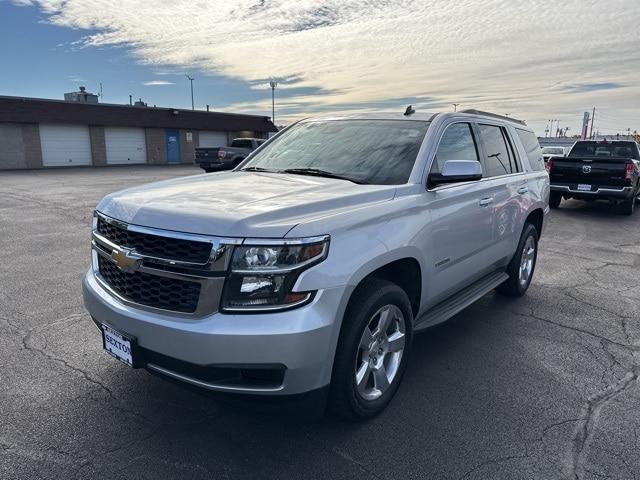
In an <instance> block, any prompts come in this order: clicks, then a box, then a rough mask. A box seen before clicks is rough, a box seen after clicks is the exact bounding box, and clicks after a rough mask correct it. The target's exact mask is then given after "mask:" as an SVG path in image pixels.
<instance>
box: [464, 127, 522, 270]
mask: <svg viewBox="0 0 640 480" xmlns="http://www.w3.org/2000/svg"><path fill="white" fill-rule="evenodd" d="M475 128H476V129H477V131H478V138H479V140H480V145H481V149H482V163H483V171H484V178H483V180H482V183H483V184H484V186H485V191H484V196H485V198H488V199H490V202H491V206H490V212H491V240H492V243H491V247H490V248H488V249H487V251H486V256H487V258H486V260H487V261H488V262H489V263H491V264H492V265H496V266H498V265H500V266H501V265H504V264H505V263H506V262H508V261H509V260H510V259H511V256H512V255H513V252H514V251H515V248H516V245H517V242H518V240H519V238H520V233H521V232H520V230H521V225H520V219H521V218H522V215H523V212H524V210H526V194H527V192H528V189H529V186H528V183H527V179H526V176H525V175H524V173H523V170H522V166H521V162H520V161H519V158H518V157H517V155H516V151H515V149H514V147H513V146H514V143H513V139H511V137H510V135H509V133H508V130H507V128H506V127H505V126H503V125H500V124H498V123H492V122H487V123H484V122H483V123H477V124H476V125H475Z"/></svg>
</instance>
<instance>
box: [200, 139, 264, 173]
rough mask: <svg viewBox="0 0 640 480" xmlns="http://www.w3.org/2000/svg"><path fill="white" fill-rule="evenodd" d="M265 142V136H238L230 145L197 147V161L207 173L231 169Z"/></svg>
mask: <svg viewBox="0 0 640 480" xmlns="http://www.w3.org/2000/svg"><path fill="white" fill-rule="evenodd" d="M264 142H266V140H265V139H263V138H236V139H234V140H233V141H232V142H231V145H230V146H228V147H196V149H195V150H196V152H195V156H196V158H195V162H196V163H197V164H198V166H200V168H202V169H203V170H204V171H205V172H207V173H209V172H215V171H218V170H230V169H232V168H235V167H237V166H238V164H240V162H242V161H243V160H244V159H245V158H247V156H248V155H249V154H250V153H251V152H253V151H254V150H255V149H256V148H258V147H259V146H260V145H262V144H263V143H264Z"/></svg>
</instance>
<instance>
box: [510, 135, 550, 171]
mask: <svg viewBox="0 0 640 480" xmlns="http://www.w3.org/2000/svg"><path fill="white" fill-rule="evenodd" d="M516 132H518V137H520V141H521V142H522V145H523V146H524V149H525V151H526V152H527V158H529V165H530V166H531V169H532V170H536V171H540V170H544V158H542V151H541V150H540V144H539V143H538V138H537V137H536V136H535V134H534V133H533V132H528V131H526V130H520V129H519V128H516Z"/></svg>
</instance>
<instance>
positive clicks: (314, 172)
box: [281, 168, 364, 184]
mask: <svg viewBox="0 0 640 480" xmlns="http://www.w3.org/2000/svg"><path fill="white" fill-rule="evenodd" d="M281 172H282V173H293V174H295V175H311V176H314V177H325V178H335V179H338V180H347V181H349V182H353V183H357V184H362V183H364V182H361V181H359V180H354V179H353V178H350V177H345V176H344V175H339V174H337V173H332V172H327V171H326V170H320V169H319V168H287V169H285V170H281Z"/></svg>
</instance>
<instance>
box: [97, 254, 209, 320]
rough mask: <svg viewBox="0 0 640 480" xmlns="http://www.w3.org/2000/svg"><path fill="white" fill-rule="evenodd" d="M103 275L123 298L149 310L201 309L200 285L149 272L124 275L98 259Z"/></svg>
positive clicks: (191, 310)
mask: <svg viewBox="0 0 640 480" xmlns="http://www.w3.org/2000/svg"><path fill="white" fill-rule="evenodd" d="M98 266H99V270H100V276H101V277H102V278H103V280H104V281H105V282H106V283H107V284H108V285H109V286H110V287H111V288H112V289H113V290H114V291H115V292H116V293H117V294H118V295H120V296H122V297H124V298H126V299H127V300H130V301H132V302H135V303H139V304H141V305H146V306H149V307H155V308H161V309H164V310H174V311H176V312H182V313H193V312H195V311H196V308H197V306H198V298H199V297H200V284H199V283H196V282H189V281H186V280H178V279H175V278H169V277H159V276H156V275H149V274H148V273H142V272H133V273H125V272H123V271H122V270H120V269H119V268H118V267H117V266H116V265H115V264H114V263H113V262H111V261H110V260H107V259H105V258H102V256H98Z"/></svg>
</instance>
